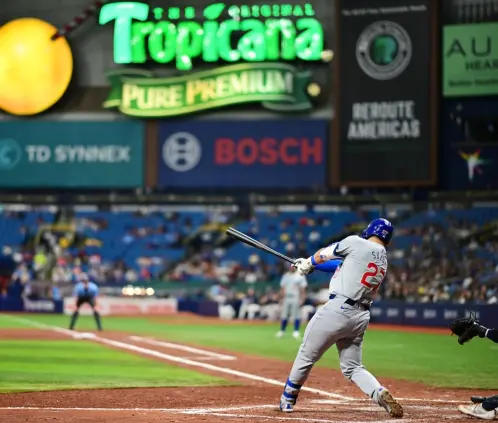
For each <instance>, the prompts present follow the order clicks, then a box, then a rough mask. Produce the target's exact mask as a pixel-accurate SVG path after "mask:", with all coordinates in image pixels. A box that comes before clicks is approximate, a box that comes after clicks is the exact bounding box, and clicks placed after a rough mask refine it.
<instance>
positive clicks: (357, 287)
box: [320, 235, 387, 305]
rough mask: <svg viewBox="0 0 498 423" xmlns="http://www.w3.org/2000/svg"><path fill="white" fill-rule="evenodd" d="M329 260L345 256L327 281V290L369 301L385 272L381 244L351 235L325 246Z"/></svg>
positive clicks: (383, 250) (362, 301)
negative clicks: (328, 281) (328, 282)
mask: <svg viewBox="0 0 498 423" xmlns="http://www.w3.org/2000/svg"><path fill="white" fill-rule="evenodd" d="M320 256H322V257H324V258H327V259H328V260H331V259H334V258H344V261H343V263H342V264H341V265H340V266H339V267H338V268H337V270H336V271H335V273H334V276H332V279H331V280H330V285H329V292H330V293H331V294H332V293H336V294H340V295H344V296H345V297H348V298H351V299H352V300H355V301H358V302H359V303H361V304H368V305H369V304H371V303H372V301H373V299H374V296H375V293H376V292H377V289H378V288H379V286H380V284H381V283H382V280H383V279H384V276H385V275H386V272H387V253H386V249H385V248H384V246H382V245H380V244H376V243H374V242H371V241H368V240H366V239H363V238H360V237H359V236H356V235H353V236H348V237H347V238H345V239H343V240H342V241H341V242H339V243H337V244H332V245H331V246H329V247H327V248H324V249H323V250H322V251H321V252H320Z"/></svg>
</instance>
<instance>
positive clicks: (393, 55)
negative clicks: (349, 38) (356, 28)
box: [356, 21, 412, 80]
mask: <svg viewBox="0 0 498 423" xmlns="http://www.w3.org/2000/svg"><path fill="white" fill-rule="evenodd" d="M411 58H412V41H411V39H410V36H409V35H408V32H406V30H405V29H404V28H403V27H402V26H401V25H398V24H397V23H396V22H391V21H379V22H374V23H373V24H371V25H369V26H367V27H366V28H365V29H364V30H363V32H362V33H361V34H360V36H359V38H358V41H357V43H356V59H357V60H358V64H359V65H360V68H361V69H362V70H363V72H365V73H366V74H367V75H368V76H370V77H371V78H373V79H378V80H388V79H393V78H396V77H397V76H398V75H400V74H401V73H402V72H403V71H404V70H405V69H406V68H407V67H408V65H409V63H410V60H411Z"/></svg>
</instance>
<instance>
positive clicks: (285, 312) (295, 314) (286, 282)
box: [280, 272, 308, 320]
mask: <svg viewBox="0 0 498 423" xmlns="http://www.w3.org/2000/svg"><path fill="white" fill-rule="evenodd" d="M307 286H308V282H307V281H306V277H305V276H302V275H300V274H299V273H297V272H287V273H285V274H284V275H283V276H282V279H281V280H280V287H281V288H282V289H283V290H284V298H283V301H282V311H281V316H280V317H281V318H282V319H290V320H294V319H298V318H299V317H300V316H299V309H300V308H301V300H302V299H303V298H301V289H302V288H306V287H307Z"/></svg>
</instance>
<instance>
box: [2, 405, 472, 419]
mask: <svg viewBox="0 0 498 423" xmlns="http://www.w3.org/2000/svg"><path fill="white" fill-rule="evenodd" d="M311 402H313V401H311ZM341 405H347V404H341ZM349 406H350V407H351V404H349ZM405 408H407V411H408V410H417V409H424V410H428V409H432V410H439V411H443V410H446V408H444V409H443V408H441V407H437V406H432V407H431V406H416V405H414V406H406V407H405ZM265 409H266V410H272V411H276V410H277V407H276V406H275V404H257V405H244V406H234V407H224V408H193V409H178V408H171V409H168V408H80V407H74V408H72V407H64V408H63V407H0V410H9V411H48V412H68V411H80V412H85V413H87V412H110V413H113V412H120V413H125V412H146V413H154V412H162V413H171V414H183V415H203V416H215V417H220V418H240V419H261V420H269V419H271V420H279V421H302V422H316V423H339V422H341V423H368V422H371V420H369V421H368V422H366V421H359V420H343V419H341V416H339V415H336V417H337V418H338V419H341V420H337V419H326V418H316V417H305V416H300V415H298V416H292V415H291V416H289V415H275V413H272V414H263V413H262V411H264V410H265ZM250 410H254V411H256V410H258V411H256V413H258V414H252V413H251V414H249V411H250ZM299 410H300V411H303V412H306V411H315V412H316V411H321V412H327V411H331V412H332V411H336V412H337V411H339V410H337V409H335V410H332V409H331V410H326V409H319V408H316V407H314V408H309V407H306V406H304V407H302V408H300V409H299ZM449 410H451V411H454V412H455V414H446V415H445V416H444V418H445V419H449V418H451V420H453V421H454V420H457V419H460V418H465V419H466V418H467V417H466V416H463V415H461V414H459V413H457V412H456V409H448V410H447V411H449ZM234 411H236V413H234ZM241 411H247V412H248V413H246V414H244V413H241ZM341 411H347V410H346V409H345V410H341ZM349 411H360V412H362V411H363V412H364V411H378V412H380V413H385V411H384V410H383V409H381V408H380V407H375V408H373V407H368V406H367V407H360V408H356V407H355V408H349ZM427 417H428V416H427V415H421V416H419V417H417V418H405V419H403V421H404V422H417V421H419V420H426V419H427ZM375 423H392V419H385V420H376V421H375Z"/></svg>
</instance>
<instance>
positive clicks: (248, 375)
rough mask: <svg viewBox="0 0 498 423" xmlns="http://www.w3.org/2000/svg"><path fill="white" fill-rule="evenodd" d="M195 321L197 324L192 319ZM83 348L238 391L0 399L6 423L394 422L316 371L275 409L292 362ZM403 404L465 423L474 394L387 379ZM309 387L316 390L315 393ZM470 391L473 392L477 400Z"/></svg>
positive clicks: (109, 340)
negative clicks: (224, 382)
mask: <svg viewBox="0 0 498 423" xmlns="http://www.w3.org/2000/svg"><path fill="white" fill-rule="evenodd" d="M187 321H188V322H189V323H192V320H190V319H187ZM71 336H72V333H71V332H69V331H64V330H62V332H61V331H59V332H58V333H55V332H53V331H51V330H38V329H37V330H16V331H10V330H9V331H5V330H3V331H0V339H36V340H39V339H46V340H47V341H50V340H53V339H64V338H65V339H68V338H70V337H71ZM81 342H99V343H103V344H105V345H108V346H109V347H111V348H118V349H125V350H128V351H130V352H132V353H135V354H140V355H144V356H147V357H148V358H150V359H153V360H158V361H163V362H168V363H170V364H173V365H180V366H182V367H187V368H192V369H194V370H196V371H201V372H204V373H207V374H213V375H216V376H219V377H224V378H226V379H229V380H233V381H236V382H237V383H238V385H237V386H230V387H203V388H190V387H189V388H147V389H142V388H134V389H109V390H82V391H57V392H37V393H16V394H3V395H0V422H8V423H20V422H34V423H38V422H44V423H45V422H47V421H53V422H56V423H61V422H68V423H69V422H71V423H87V422H88V423H90V422H91V423H101V422H110V423H118V422H119V423H121V422H123V423H124V422H126V423H128V422H132V423H145V422H147V423H149V422H193V423H200V422H202V423H224V422H227V423H229V422H243V423H260V422H268V421H282V422H284V421H289V422H292V421H295V422H316V423H338V422H343V423H353V422H382V423H385V422H387V421H391V419H390V418H389V417H388V415H387V414H386V412H385V411H384V410H383V409H381V408H380V407H378V406H376V405H375V404H373V403H372V402H371V401H370V400H369V399H368V398H367V399H365V397H363V396H362V394H361V392H360V391H359V390H358V389H357V388H356V387H355V386H354V385H353V384H351V383H350V382H348V381H346V380H345V379H344V378H343V376H342V375H341V374H340V372H338V371H337V370H333V369H324V368H319V369H318V368H317V369H315V370H314V371H313V372H312V374H311V376H310V379H309V381H308V382H307V384H306V387H307V388H308V391H303V392H302V394H301V396H300V399H299V403H298V406H297V407H296V410H295V412H294V413H293V414H283V413H281V412H279V411H278V410H277V404H278V400H279V397H280V394H281V391H282V387H283V383H284V382H285V378H286V376H287V374H288V372H289V370H290V364H289V363H285V362H282V361H278V360H273V359H267V358H261V357H254V356H247V355H243V354H237V353H233V352H232V351H221V350H215V349H212V348H210V349H205V348H204V347H202V349H201V347H196V346H195V345H185V344H181V345H180V344H176V343H175V344H174V343H168V342H163V341H159V340H155V339H152V338H140V337H135V336H133V335H131V334H130V335H127V334H122V333H110V332H104V333H102V334H98V335H94V334H91V335H88V336H87V339H84V340H81ZM381 383H383V384H385V385H386V386H388V387H390V389H391V390H392V391H393V392H394V393H395V395H396V396H397V397H398V398H400V399H401V402H402V403H403V406H404V408H405V418H404V419H403V421H410V422H418V423H439V422H441V421H458V420H461V419H464V420H465V419H466V417H465V416H463V415H461V414H459V413H458V411H457V409H456V406H457V402H461V403H465V402H467V400H468V397H469V396H470V394H471V392H470V391H468V390H448V389H444V390H441V389H436V388H429V387H426V386H424V385H420V384H416V383H411V382H406V381H400V380H390V379H381ZM310 388H311V391H310V390H309V389H310ZM478 393H479V392H478V391H472V394H474V395H475V394H478ZM481 393H482V394H484V395H486V394H489V393H488V392H485V391H482V392H481Z"/></svg>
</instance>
